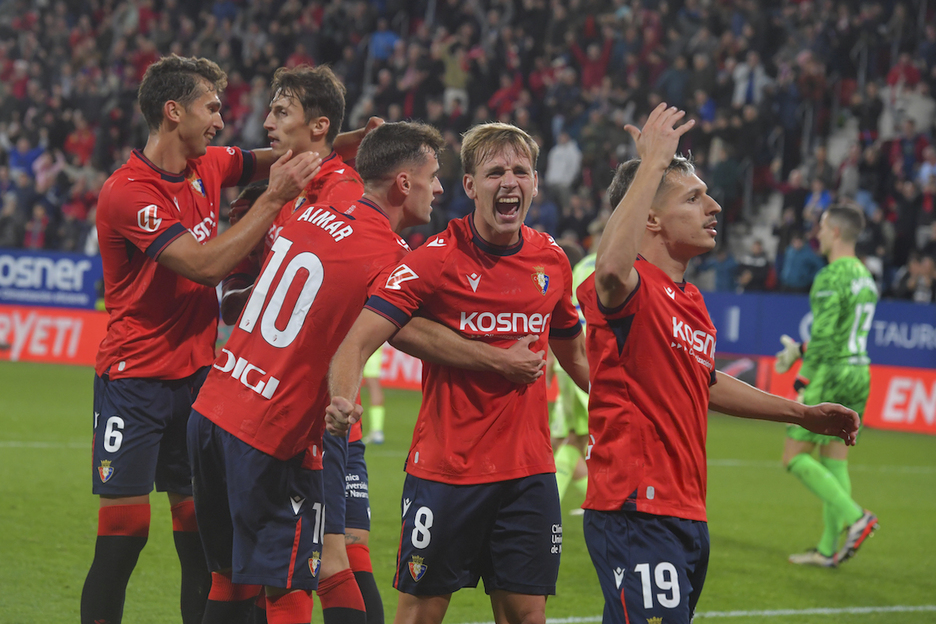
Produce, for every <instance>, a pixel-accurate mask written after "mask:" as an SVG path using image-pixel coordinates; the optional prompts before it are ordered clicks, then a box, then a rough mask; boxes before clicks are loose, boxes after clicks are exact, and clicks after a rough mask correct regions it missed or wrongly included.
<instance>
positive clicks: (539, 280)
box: [530, 266, 549, 295]
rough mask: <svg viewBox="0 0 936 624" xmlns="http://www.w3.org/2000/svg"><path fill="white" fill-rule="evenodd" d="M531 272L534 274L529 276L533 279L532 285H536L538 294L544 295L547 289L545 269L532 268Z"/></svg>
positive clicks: (547, 280) (547, 282)
mask: <svg viewBox="0 0 936 624" xmlns="http://www.w3.org/2000/svg"><path fill="white" fill-rule="evenodd" d="M533 270H534V271H536V272H535V273H533V274H532V275H530V277H531V278H533V283H534V284H536V288H537V289H539V292H540V294H541V295H545V294H546V289H548V288H549V276H548V275H546V273H544V271H545V270H546V267H541V266H538V267H533Z"/></svg>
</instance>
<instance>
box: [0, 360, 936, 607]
mask: <svg viewBox="0 0 936 624" xmlns="http://www.w3.org/2000/svg"><path fill="white" fill-rule="evenodd" d="M92 378H93V372H92V371H91V370H90V369H88V368H74V367H64V366H53V365H36V364H23V363H19V364H11V363H2V364H0V588H2V591H0V622H2V623H16V624H19V623H33V622H37V623H38V622H43V623H45V622H75V621H77V620H78V605H79V597H80V594H81V587H82V584H83V582H84V577H85V574H86V573H87V570H88V566H89V565H90V562H91V558H92V554H93V550H94V540H95V533H96V526H97V499H96V498H95V497H94V496H92V495H91V491H90V476H91V465H90V432H91V419H92V410H91V385H92ZM418 401H419V397H418V395H416V394H415V393H411V392H403V391H395V390H390V391H388V393H387V436H386V437H387V440H386V443H385V444H384V445H382V446H373V447H371V448H369V449H368V452H367V460H368V464H369V468H370V487H371V505H372V510H373V519H374V525H373V531H372V542H371V552H372V558H373V561H374V571H375V575H376V577H377V581H378V584H379V586H380V590H381V592H382V594H383V598H384V603H385V609H386V611H387V613H388V620H389V618H390V617H392V614H393V612H394V610H395V606H396V595H395V594H396V592H395V590H394V589H392V587H391V585H390V583H391V578H392V574H393V565H394V561H395V554H396V544H397V541H398V536H399V513H400V501H399V497H400V492H401V488H402V481H403V473H402V464H403V459H404V457H405V453H406V449H407V448H408V444H409V440H410V434H411V431H412V426H413V423H414V421H415V415H416V410H417V408H418ZM782 444H783V429H782V427H781V426H779V425H776V424H771V423H761V422H753V421H742V420H738V419H732V418H725V417H720V416H715V417H712V418H711V420H710V426H709V437H708V451H709V461H710V464H711V466H710V470H709V497H708V508H709V528H710V531H711V536H712V558H711V563H710V566H709V572H708V579H707V582H706V587H705V591H704V593H703V596H702V599H701V601H700V603H699V607H698V610H699V612H700V613H699V614H700V615H702V616H705V617H701V618H699V620H701V621H705V622H708V621H712V622H722V621H724V622H740V623H743V624H748V623H752V622H767V623H779V622H781V621H783V622H795V623H797V624H800V623H802V624H807V623H833V622H835V623H846V624H851V623H854V624H869V623H872V622H874V623H884V622H900V623H901V624H916V623H923V622H936V611H934V610H925V611H900V612H869V613H843V612H841V611H840V610H841V609H845V608H851V607H912V606H926V605H933V604H936V580H934V578H936V564H934V563H933V562H934V560H936V530H934V527H936V496H934V494H936V438H933V437H927V436H918V435H909V434H898V433H890V432H882V431H866V432H865V433H864V434H863V436H862V439H861V444H860V445H859V446H858V447H857V448H856V449H854V450H853V452H852V455H851V461H850V465H851V467H852V480H853V484H854V494H855V496H856V499H857V500H858V501H859V502H860V503H861V504H863V505H864V506H866V507H868V508H870V509H873V510H874V511H875V512H876V513H877V514H878V515H879V517H880V521H881V527H882V528H881V530H880V531H879V532H878V534H877V535H875V536H874V538H873V539H872V540H870V541H869V542H868V543H867V545H866V546H864V547H863V548H862V550H861V552H860V553H859V554H858V556H856V557H855V559H853V560H852V561H850V562H848V563H847V564H845V565H843V566H842V567H841V568H840V569H838V570H825V569H814V568H799V567H795V566H792V565H790V564H788V563H787V562H786V557H787V555H788V554H789V553H792V552H796V551H799V550H801V549H805V548H807V547H809V546H812V545H814V544H815V542H816V541H817V539H818V537H819V534H820V531H821V509H820V503H819V501H818V500H817V499H816V498H814V497H813V496H812V495H811V494H809V493H808V492H807V491H806V490H805V489H804V488H803V487H802V486H801V485H800V484H799V483H798V482H797V481H796V480H795V479H794V478H793V477H791V476H789V475H787V474H786V473H785V472H784V471H783V470H782V468H781V467H780V463H779V457H780V453H781V448H782ZM151 500H152V502H153V525H152V528H151V530H150V537H149V543H148V544H147V546H146V548H145V549H144V551H143V554H142V555H141V557H140V561H139V564H138V565H137V568H136V571H135V572H134V574H133V577H132V578H131V579H130V585H129V587H128V591H127V602H126V610H125V614H124V622H127V623H128V624H147V623H164V622H178V621H180V620H179V616H178V606H177V605H178V582H179V581H178V579H179V571H178V564H177V561H176V555H175V550H174V548H173V546H172V536H171V523H170V519H169V509H168V504H167V502H166V499H165V496H164V495H162V494H160V495H156V494H153V496H152V498H151ZM581 500H582V497H581V495H580V494H579V493H577V492H574V491H572V492H570V494H569V495H568V496H567V499H566V501H565V502H564V508H565V509H566V511H567V512H568V511H569V510H571V509H573V508H574V507H576V506H577V505H579V504H580V503H581ZM564 525H565V526H564V532H565V535H564V544H563V556H562V568H561V571H560V577H559V584H558V594H557V596H555V597H554V598H550V599H549V601H548V603H547V617H549V618H559V619H565V620H566V621H567V622H572V621H597V619H596V618H597V616H600V614H601V608H602V599H601V594H600V591H599V588H598V582H597V579H596V576H595V573H594V570H593V569H592V566H591V563H590V561H589V558H588V554H587V552H586V550H585V544H584V540H583V537H582V523H581V517H577V516H570V515H568V514H566V515H565V517H564ZM819 608H827V609H833V610H835V611H833V612H831V613H826V614H815V613H814V614H809V613H793V614H788V615H782V616H779V615H776V614H774V615H771V614H763V613H762V614H755V615H740V614H738V613H734V614H733V615H730V614H727V613H726V612H738V611H744V612H750V611H758V612H761V611H770V610H783V609H789V610H793V611H797V612H801V611H804V610H808V609H819ZM491 619H492V617H491V611H490V604H489V602H488V600H487V597H486V596H485V594H484V592H483V591H482V590H481V589H477V590H463V591H461V592H458V593H457V594H456V595H455V597H454V598H453V600H452V605H451V607H450V609H449V612H448V615H447V617H446V621H447V622H452V623H465V622H487V621H490V620H491ZM313 622H321V614H320V612H319V610H318V607H316V612H315V615H314V616H313Z"/></svg>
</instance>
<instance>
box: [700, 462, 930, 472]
mask: <svg viewBox="0 0 936 624" xmlns="http://www.w3.org/2000/svg"><path fill="white" fill-rule="evenodd" d="M707 463H708V465H709V466H710V467H713V468H777V469H780V468H783V465H782V464H781V463H780V461H779V460H777V461H773V460H749V459H710V460H708V462H707ZM848 469H849V470H851V471H853V472H900V473H905V474H934V473H936V466H875V465H868V464H855V463H851V462H849V464H848Z"/></svg>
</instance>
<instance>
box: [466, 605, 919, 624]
mask: <svg viewBox="0 0 936 624" xmlns="http://www.w3.org/2000/svg"><path fill="white" fill-rule="evenodd" d="M915 611H936V605H920V606H906V605H898V606H893V607H843V608H841V609H831V608H830V609H825V608H817V609H774V610H769V611H700V612H697V613H696V614H695V617H697V618H743V617H782V616H791V615H792V616H796V615H845V614H850V615H862V614H866V613H910V612H915ZM600 621H601V616H600V615H593V616H591V617H568V618H548V619H547V620H546V624H586V623H587V622H600ZM471 624H494V623H493V622H471Z"/></svg>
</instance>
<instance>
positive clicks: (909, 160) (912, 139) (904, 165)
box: [890, 117, 929, 179]
mask: <svg viewBox="0 0 936 624" xmlns="http://www.w3.org/2000/svg"><path fill="white" fill-rule="evenodd" d="M928 145H929V141H928V140H927V139H926V137H925V136H924V135H923V134H922V133H920V132H917V129H916V122H915V121H914V120H913V119H912V118H909V117H908V118H907V119H904V121H903V124H901V133H900V136H899V137H897V138H896V139H894V140H893V141H892V142H891V145H890V164H891V166H892V167H894V166H900V168H901V170H902V173H903V176H904V177H905V178H910V179H912V178H913V177H914V172H915V170H916V166H917V164H918V163H922V162H923V150H924V149H926V147H927V146H928Z"/></svg>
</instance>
